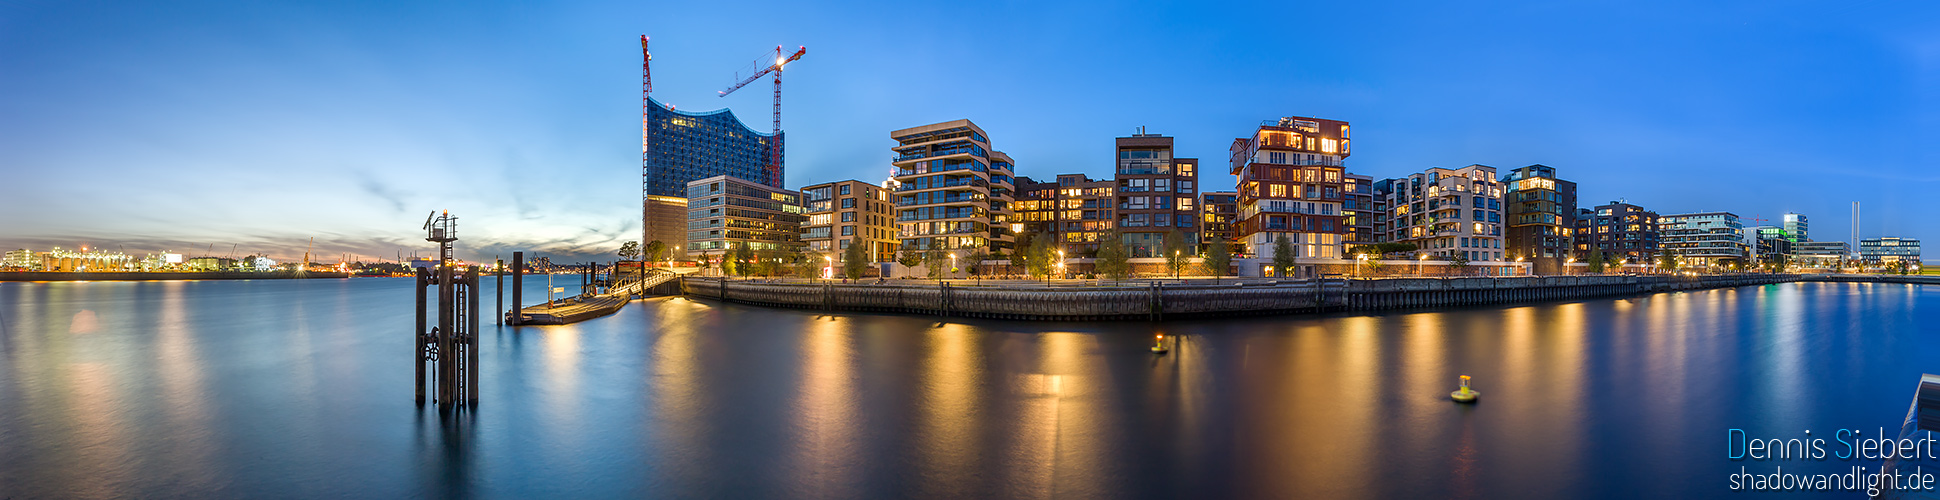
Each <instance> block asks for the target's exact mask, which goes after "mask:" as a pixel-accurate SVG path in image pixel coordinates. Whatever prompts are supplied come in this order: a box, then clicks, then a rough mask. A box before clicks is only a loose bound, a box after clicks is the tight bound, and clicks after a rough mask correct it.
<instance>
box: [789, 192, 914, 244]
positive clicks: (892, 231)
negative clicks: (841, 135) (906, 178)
mask: <svg viewBox="0 0 1940 500" xmlns="http://www.w3.org/2000/svg"><path fill="white" fill-rule="evenodd" d="M889 197H890V192H889V190H888V189H885V188H883V187H881V186H876V185H873V184H870V183H867V182H863V181H859V180H846V181H836V182H826V183H822V184H816V185H812V186H808V187H805V188H802V200H803V202H804V204H805V209H806V213H807V215H808V221H807V222H803V223H802V242H803V243H805V244H807V245H808V250H809V251H812V252H815V253H819V254H822V255H828V256H834V257H835V258H836V259H838V260H839V259H841V258H842V257H841V256H842V255H845V251H847V250H848V249H849V245H855V244H861V245H864V246H865V247H866V248H865V249H864V252H865V253H866V254H867V255H868V256H869V259H871V260H870V262H890V261H894V260H896V257H895V255H896V247H897V245H899V244H900V241H899V240H897V238H896V224H895V222H894V218H895V216H896V215H895V214H896V210H895V204H894V203H893V202H891V201H889Z"/></svg>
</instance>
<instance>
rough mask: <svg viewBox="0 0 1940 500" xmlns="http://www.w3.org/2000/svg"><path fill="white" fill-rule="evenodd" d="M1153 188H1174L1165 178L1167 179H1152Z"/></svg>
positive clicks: (1166, 189) (1159, 189) (1165, 189)
mask: <svg viewBox="0 0 1940 500" xmlns="http://www.w3.org/2000/svg"><path fill="white" fill-rule="evenodd" d="M1152 190H1153V191H1171V190H1172V188H1171V187H1170V186H1169V181H1167V180H1165V179H1152Z"/></svg>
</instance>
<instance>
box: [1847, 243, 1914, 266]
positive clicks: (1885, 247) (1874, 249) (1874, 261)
mask: <svg viewBox="0 0 1940 500" xmlns="http://www.w3.org/2000/svg"><path fill="white" fill-rule="evenodd" d="M1859 261H1860V262H1862V263H1864V264H1865V265H1868V266H1880V265H1887V264H1893V263H1898V262H1906V263H1907V265H1910V266H1917V265H1919V264H1920V240H1917V239H1913V238H1900V237H1894V236H1888V237H1884V238H1866V239H1862V240H1859Z"/></svg>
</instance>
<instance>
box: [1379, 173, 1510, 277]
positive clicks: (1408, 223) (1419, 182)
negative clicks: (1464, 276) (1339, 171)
mask: <svg viewBox="0 0 1940 500" xmlns="http://www.w3.org/2000/svg"><path fill="white" fill-rule="evenodd" d="M1380 186H1383V187H1385V188H1386V189H1387V191H1386V192H1384V193H1382V196H1383V197H1384V198H1385V199H1386V201H1385V204H1386V205H1387V206H1388V207H1390V208H1389V209H1388V220H1387V234H1388V238H1387V241H1392V242H1399V243H1413V244H1415V246H1416V247H1418V248H1417V250H1416V251H1415V253H1416V255H1431V256H1436V257H1442V258H1451V259H1452V258H1455V257H1458V256H1459V257H1461V258H1464V259H1467V260H1468V261H1470V262H1491V261H1495V262H1500V261H1505V260H1513V259H1509V258H1507V257H1506V253H1505V250H1504V248H1503V240H1502V230H1503V227H1502V196H1503V183H1502V182H1500V181H1498V180H1496V176H1495V167H1490V166H1487V165H1469V166H1466V167H1462V168H1457V169H1447V168H1441V167H1434V168H1430V169H1428V170H1426V171H1423V172H1421V173H1418V174H1412V175H1409V176H1408V177H1405V178H1400V179H1387V180H1384V181H1382V182H1381V184H1380Z"/></svg>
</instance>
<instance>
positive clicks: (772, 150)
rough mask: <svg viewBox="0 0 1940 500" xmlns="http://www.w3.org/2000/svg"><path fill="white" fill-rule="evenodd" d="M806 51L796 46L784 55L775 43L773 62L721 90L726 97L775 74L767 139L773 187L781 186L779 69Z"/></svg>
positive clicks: (805, 48) (769, 177) (769, 174)
mask: <svg viewBox="0 0 1940 500" xmlns="http://www.w3.org/2000/svg"><path fill="white" fill-rule="evenodd" d="M807 53H808V47H807V46H802V47H798V48H796V49H795V53H794V54H793V55H787V56H784V55H782V52H781V46H780V45H776V46H775V62H774V64H770V65H768V66H767V67H765V68H761V69H760V70H758V71H755V72H754V74H752V75H748V77H747V78H743V79H741V81H738V82H735V83H734V85H731V86H729V87H728V89H727V90H723V91H721V97H727V95H728V94H732V93H734V91H736V90H740V89H741V87H746V86H747V85H748V84H749V83H754V81H755V80H756V79H759V78H761V77H762V76H763V75H767V74H769V73H773V74H774V75H775V130H774V134H775V135H773V136H771V137H769V139H768V180H769V182H773V183H774V184H776V186H775V187H781V186H780V184H781V70H782V67H784V66H787V65H788V63H791V62H795V61H796V60H799V59H801V58H802V55H803V54H807ZM755 66H756V67H760V66H761V62H757V63H756V64H755Z"/></svg>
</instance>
